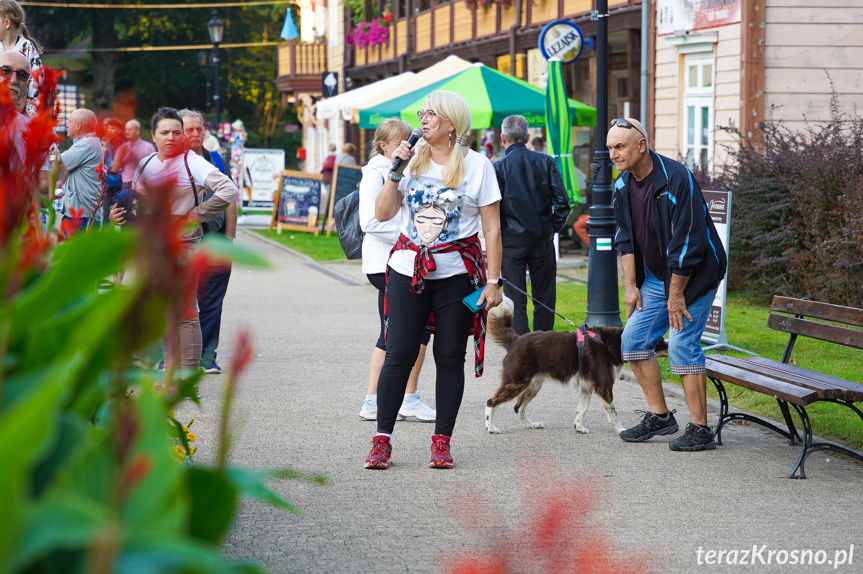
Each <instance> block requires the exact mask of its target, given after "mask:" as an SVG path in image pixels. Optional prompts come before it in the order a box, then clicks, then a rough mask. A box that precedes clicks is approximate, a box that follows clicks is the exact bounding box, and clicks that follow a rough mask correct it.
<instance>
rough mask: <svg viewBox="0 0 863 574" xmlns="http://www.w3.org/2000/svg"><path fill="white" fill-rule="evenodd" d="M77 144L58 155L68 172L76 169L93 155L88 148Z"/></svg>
mask: <svg viewBox="0 0 863 574" xmlns="http://www.w3.org/2000/svg"><path fill="white" fill-rule="evenodd" d="M80 141H81V140H78V142H80ZM78 142H75V143H73V144H72V147H70V148H69V149H67V150H66V151H64V152H63V153H61V154H60V157H61V158H63V162H64V163H65V164H66V168H67V169H68V170H69V171H75V170H76V169H78V168H79V167H80V166H81V164H83V163H84V162H85V161H87V160H88V159H89V157H90V156H91V155H92V153H93V152H92V151H91V150H90V148H89V147H88V146H86V145H84V144H83V143H78Z"/></svg>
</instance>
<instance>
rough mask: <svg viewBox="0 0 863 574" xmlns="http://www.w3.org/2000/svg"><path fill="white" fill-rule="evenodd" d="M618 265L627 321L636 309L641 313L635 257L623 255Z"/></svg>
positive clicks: (627, 254) (628, 254) (629, 254)
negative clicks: (621, 278) (621, 273)
mask: <svg viewBox="0 0 863 574" xmlns="http://www.w3.org/2000/svg"><path fill="white" fill-rule="evenodd" d="M620 264H621V266H622V267H623V302H624V304H625V305H626V318H627V319H629V318H630V317H631V316H632V313H633V312H634V311H635V310H636V309H638V310H639V311H641V291H640V290H639V289H638V286H637V285H636V280H635V255H634V254H632V253H623V254H622V255H621V256H620Z"/></svg>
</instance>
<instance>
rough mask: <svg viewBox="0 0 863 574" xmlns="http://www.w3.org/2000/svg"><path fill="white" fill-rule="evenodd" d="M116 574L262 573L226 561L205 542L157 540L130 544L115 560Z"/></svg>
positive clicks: (248, 566)
mask: <svg viewBox="0 0 863 574" xmlns="http://www.w3.org/2000/svg"><path fill="white" fill-rule="evenodd" d="M115 572H116V573H117V574H198V573H200V574H266V571H265V570H263V569H262V568H260V567H259V566H257V565H254V564H249V563H244V564H242V563H241V564H233V563H228V562H226V560H225V559H224V558H223V557H222V556H221V554H220V553H219V550H218V548H216V547H213V546H210V545H207V544H205V543H196V542H192V541H183V540H180V539H179V538H178V539H175V540H170V539H161V540H153V541H144V542H141V543H133V544H130V545H128V546H127V547H126V548H124V549H123V553H122V554H121V555H120V557H119V559H118V560H117V562H116V563H115Z"/></svg>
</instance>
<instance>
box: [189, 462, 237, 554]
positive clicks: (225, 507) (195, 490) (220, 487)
mask: <svg viewBox="0 0 863 574" xmlns="http://www.w3.org/2000/svg"><path fill="white" fill-rule="evenodd" d="M187 474H188V479H189V482H188V484H189V494H190V495H191V499H192V511H191V513H190V514H189V533H190V534H191V535H192V536H195V537H197V538H200V539H202V540H206V541H207V542H212V543H213V544H221V542H222V538H223V537H224V535H225V533H226V532H227V531H228V528H229V527H230V526H231V522H232V521H233V518H234V513H235V512H236V509H237V499H238V496H237V489H236V487H235V486H234V485H233V484H232V483H231V481H230V480H228V479H227V478H225V476H224V475H223V474H222V473H220V472H217V471H215V470H213V469H210V468H204V467H198V466H193V467H191V468H189V470H188V471H187Z"/></svg>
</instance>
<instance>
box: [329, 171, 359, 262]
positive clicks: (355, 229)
mask: <svg viewBox="0 0 863 574" xmlns="http://www.w3.org/2000/svg"><path fill="white" fill-rule="evenodd" d="M333 217H334V218H335V220H336V231H338V234H339V245H341V246H342V251H344V252H345V257H347V258H348V259H360V258H362V255H363V237H364V236H365V233H363V230H362V227H360V190H359V188H357V189H355V190H354V191H352V192H350V193H349V194H348V195H346V196H345V197H343V198H342V199H340V200H338V201H337V202H336V205H335V207H334V208H333Z"/></svg>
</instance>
